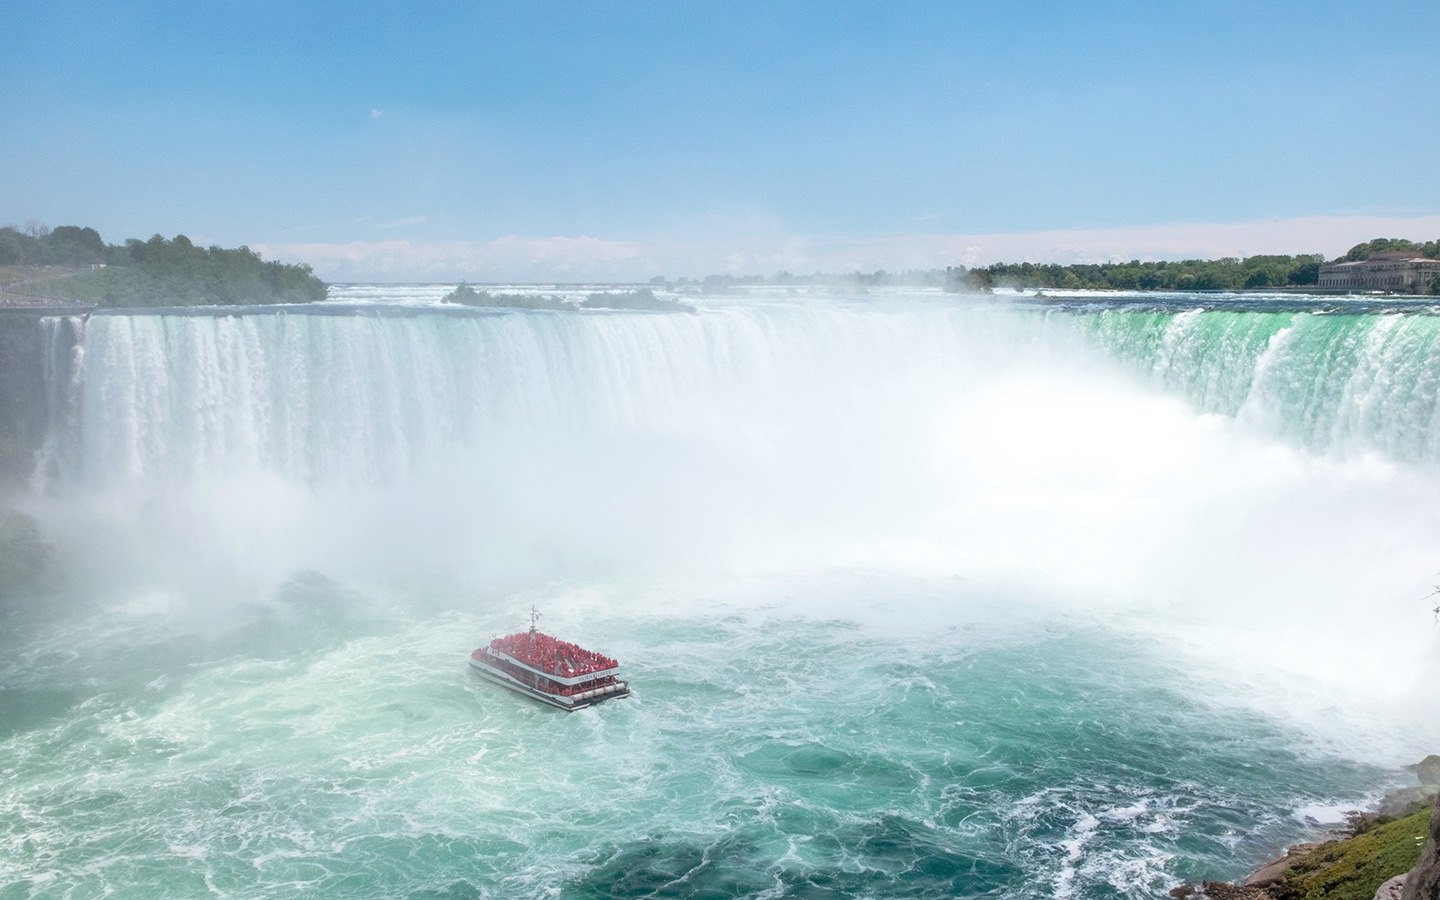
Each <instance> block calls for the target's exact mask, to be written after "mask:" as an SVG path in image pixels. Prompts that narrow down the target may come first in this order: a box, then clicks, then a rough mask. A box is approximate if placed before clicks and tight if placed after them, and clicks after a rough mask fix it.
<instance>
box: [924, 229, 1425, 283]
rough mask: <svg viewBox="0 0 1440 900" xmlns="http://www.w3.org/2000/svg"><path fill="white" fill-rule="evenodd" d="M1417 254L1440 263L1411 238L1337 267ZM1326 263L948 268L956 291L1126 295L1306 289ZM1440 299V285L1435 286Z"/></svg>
mask: <svg viewBox="0 0 1440 900" xmlns="http://www.w3.org/2000/svg"><path fill="white" fill-rule="evenodd" d="M1397 252H1407V253H1415V254H1416V255H1417V256H1425V257H1429V258H1431V259H1440V241H1426V242H1424V243H1419V242H1416V241H1411V240H1406V239H1405V238H1375V239H1374V240H1370V241H1366V242H1364V243H1361V244H1356V245H1355V246H1354V247H1351V248H1350V250H1349V251H1347V252H1346V253H1345V254H1344V255H1342V256H1340V257H1337V258H1336V259H1335V260H1334V262H1355V261H1359V260H1365V259H1369V258H1370V257H1371V256H1372V255H1373V254H1376V253H1397ZM1325 262H1326V260H1325V257H1324V256H1323V255H1321V254H1318V253H1307V254H1300V255H1298V256H1284V255H1266V256H1248V257H1245V258H1243V259H1242V258H1238V257H1228V258H1225V259H1185V260H1179V261H1162V262H1141V261H1139V260H1131V261H1129V262H1110V263H1081V264H1075V265H1068V266H1067V265H1060V264H1058V263H1028V262H1026V263H996V264H994V265H991V266H985V267H984V268H976V269H967V268H965V267H964V266H951V267H949V268H947V269H946V270H945V271H946V274H947V276H948V286H949V287H950V288H951V289H953V290H967V289H969V290H977V289H978V290H989V289H991V288H994V287H998V286H1002V285H1003V286H1007V287H1017V288H1070V289H1084V290H1120V291H1234V290H1244V289H1263V288H1273V287H1305V286H1307V285H1315V284H1318V283H1319V280H1320V267H1321V266H1322V265H1324V263H1325ZM1430 291H1431V293H1437V294H1440V281H1437V282H1436V283H1435V284H1432V285H1431V288H1430Z"/></svg>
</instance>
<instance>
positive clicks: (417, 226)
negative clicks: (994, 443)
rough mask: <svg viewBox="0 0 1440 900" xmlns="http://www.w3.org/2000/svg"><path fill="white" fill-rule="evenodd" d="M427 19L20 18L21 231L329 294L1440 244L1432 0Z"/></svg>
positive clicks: (760, 7)
mask: <svg viewBox="0 0 1440 900" xmlns="http://www.w3.org/2000/svg"><path fill="white" fill-rule="evenodd" d="M420 6H421V5H416V9H412V8H411V5H410V4H366V3H364V2H352V3H347V4H335V5H319V4H300V3H235V2H231V3H193V2H192V3H173V4H171V3H166V4H154V3H152V4H145V3H137V4H110V3H103V4H102V3H95V4H70V3H63V2H47V3H25V4H12V5H11V7H10V9H9V11H8V14H7V17H8V18H9V20H10V26H9V27H7V29H6V30H7V33H8V35H9V36H8V37H7V41H6V43H7V47H6V49H5V52H4V53H0V85H3V88H0V122H3V123H4V131H5V139H4V140H3V141H0V222H11V223H16V224H19V223H22V222H24V221H25V220H27V219H31V218H34V219H39V220H41V221H45V222H48V223H49V224H51V225H56V224H69V223H75V224H92V225H94V226H95V227H97V228H99V229H100V231H101V233H102V234H103V235H104V236H105V237H106V238H107V239H108V240H111V241H118V240H120V239H123V238H125V237H130V236H142V237H143V236H148V235H149V234H151V233H154V232H162V233H165V234H174V233H177V232H183V233H186V234H188V235H190V236H191V237H192V238H195V239H197V240H204V241H212V242H217V243H222V244H225V245H235V244H241V243H245V244H250V245H252V246H256V247H260V248H263V250H264V251H265V252H266V253H267V254H269V255H271V256H276V257H280V258H287V259H306V260H308V261H310V262H312V263H314V264H315V265H316V267H317V269H318V270H319V271H320V272H321V274H322V275H328V276H329V277H332V278H337V277H339V278H450V277H460V276H462V275H465V276H470V277H477V278H487V277H488V278H492V279H498V278H591V277H600V278H604V277H617V278H622V277H623V278H629V277H645V276H647V275H649V274H658V273H661V272H664V273H666V274H670V275H672V276H674V275H697V274H705V273H706V272H717V271H759V272H766V271H774V270H776V269H779V268H788V269H791V270H802V271H803V270H810V269H814V268H854V267H865V268H874V267H877V266H884V267H887V268H903V267H906V266H908V265H945V264H947V263H951V262H958V261H971V262H984V261H988V260H989V259H991V258H1008V259H1016V258H1034V259H1041V258H1048V259H1061V260H1065V259H1081V258H1099V257H1105V256H1127V257H1128V256H1145V257H1154V256H1166V255H1176V254H1188V253H1191V252H1206V253H1216V254H1221V253H1236V252H1239V253H1251V252H1272V251H1291V250H1293V251H1296V252H1300V251H1319V252H1327V253H1335V252H1339V251H1340V250H1343V249H1344V247H1345V246H1348V243H1353V242H1354V240H1360V239H1363V238H1365V237H1369V236H1372V233H1371V232H1370V231H1366V230H1365V229H1367V228H1370V229H1373V228H1382V229H1385V228H1389V229H1390V230H1392V231H1395V233H1410V236H1414V237H1422V236H1423V237H1427V238H1429V237H1434V236H1435V233H1440V219H1437V216H1440V178H1437V177H1436V161H1437V158H1440V150H1437V148H1440V116H1437V115H1436V114H1435V112H1434V98H1435V96H1436V95H1437V88H1440V44H1437V42H1436V35H1437V34H1440V4H1437V3H1435V2H1434V0H1424V2H1369V3H1365V4H1357V3H1353V2H1349V3H1331V2H1323V0H1319V2H1316V0H1312V2H1305V3H1300V2H1294V3H1290V2H1283V3H1282V2H1273V3H1272V2H1263V0H1261V2H1255V0H1251V2H1245V3H1239V2H1228V0H1215V2H1195V3H1158V2H1146V3H1119V2H1103V0H1101V2H1090V3H1073V2H1065V3H1030V4H1023V3H1017V2H1009V3H998V2H997V3H990V2H973V3H959V2H952V3H903V4H902V3H896V4H889V3H884V4H882V3H873V4H853V3H841V2H834V0H830V2H823V3H819V2H817V3H805V2H771V3H715V4H703V5H702V4H699V3H678V2H655V3H642V2H633V3H609V2H567V3H558V2H555V3H531V4H501V3H486V4H480V3H474V4H471V3H465V4H453V5H446V4H427V5H423V9H420ZM417 10H419V11H417ZM1426 228H1429V229H1431V232H1429V233H1412V232H1415V231H1416V229H1426ZM1396 229H1398V231H1396ZM1352 236H1353V240H1351V238H1352ZM1326 242H1330V243H1326Z"/></svg>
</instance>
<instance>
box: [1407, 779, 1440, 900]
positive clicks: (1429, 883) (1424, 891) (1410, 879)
mask: <svg viewBox="0 0 1440 900" xmlns="http://www.w3.org/2000/svg"><path fill="white" fill-rule="evenodd" d="M1405 900H1440V798H1436V801H1435V814H1434V815H1432V816H1431V817H1430V842H1429V843H1428V844H1426V845H1425V852H1424V853H1422V854H1421V855H1420V862H1419V864H1417V865H1416V866H1415V868H1413V869H1411V870H1410V874H1409V875H1408V876H1406V878H1405Z"/></svg>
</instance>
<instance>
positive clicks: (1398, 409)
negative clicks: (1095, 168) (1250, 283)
mask: <svg viewBox="0 0 1440 900" xmlns="http://www.w3.org/2000/svg"><path fill="white" fill-rule="evenodd" d="M446 290H448V286H445V287H442V286H414V287H396V286H348V287H341V288H337V289H335V290H334V291H332V295H331V300H330V301H328V302H326V303H321V304H316V305H313V306H310V307H281V308H275V309H244V310H240V311H239V312H238V313H234V312H227V313H225V314H220V313H218V312H215V311H213V310H198V311H196V310H190V311H185V312H183V313H181V312H177V311H164V310H161V311H156V312H148V313H119V312H117V313H108V312H100V313H96V314H94V315H91V316H90V317H89V318H88V320H86V321H83V322H82V321H80V320H79V319H73V320H72V319H63V318H55V319H52V320H49V321H48V322H46V323H42V325H43V328H42V331H43V333H44V334H45V335H46V340H47V341H48V342H49V343H48V344H46V345H45V347H44V348H43V352H39V353H38V357H39V358H40V359H39V361H37V362H35V363H34V364H33V366H32V367H33V368H35V369H36V371H35V377H36V378H37V379H39V380H40V382H42V383H43V390H41V391H40V392H39V394H38V396H42V397H43V398H44V399H43V405H44V409H43V415H37V418H36V421H37V422H42V425H43V428H42V430H43V440H38V441H36V442H35V448H34V467H33V472H31V473H30V474H29V476H28V478H27V479H25V483H24V484H23V485H22V486H20V487H18V488H17V489H16V490H15V492H14V497H13V499H11V500H9V501H7V502H8V503H9V504H10V505H12V506H14V507H16V508H17V509H19V510H21V511H22V512H24V513H26V514H27V515H28V516H29V517H30V518H32V519H33V520H34V521H36V522H38V523H39V524H40V526H41V528H42V530H43V531H44V533H45V534H46V535H47V537H48V538H49V540H50V541H51V543H53V545H54V547H55V551H56V554H57V556H58V558H59V560H60V562H61V567H62V569H63V581H62V583H61V585H60V586H59V587H58V588H57V589H55V590H54V591H51V592H48V593H46V594H44V595H43V596H42V595H40V594H38V593H37V594H35V595H33V596H31V595H21V596H16V597H12V598H9V599H6V600H4V601H3V602H5V603H7V604H8V607H9V609H8V612H7V616H8V618H7V621H9V622H11V623H13V627H12V628H10V629H8V630H7V631H6V632H5V633H3V634H0V651H3V652H0V667H3V669H4V678H3V684H5V685H6V687H5V688H4V689H3V691H0V708H3V710H4V712H5V715H4V716H3V717H0V721H3V722H4V723H5V725H6V727H5V728H4V730H3V731H0V773H3V778H0V883H9V884H13V885H20V886H21V887H20V891H21V894H19V895H17V896H23V895H26V894H27V893H33V894H35V895H37V896H97V895H100V894H103V893H105V892H106V891H107V890H110V889H115V890H122V891H123V890H127V889H131V890H133V889H134V887H135V886H137V885H147V886H149V888H150V893H151V895H153V896H191V895H198V894H204V893H206V892H218V893H222V894H229V895H237V896H270V895H274V896H293V895H297V894H313V895H355V894H363V895H374V896H393V897H400V896H411V897H496V898H506V897H530V896H557V897H594V898H601V897H649V896H677V895H684V896H707V897H755V898H760V897H781V896H804V897H840V896H871V897H954V896H962V897H995V896H1007V897H1009V896H1017V897H1036V898H1040V897H1094V898H1100V897H1136V898H1139V897H1153V896H1157V895H1163V894H1164V892H1165V891H1166V890H1168V889H1169V888H1171V887H1173V886H1174V885H1176V884H1179V883H1181V882H1185V881H1194V880H1199V879H1201V878H1234V877H1238V876H1242V875H1243V874H1244V873H1245V872H1246V871H1248V870H1249V869H1251V868H1253V867H1254V865H1255V864H1257V863H1258V862H1260V861H1262V860H1263V859H1264V858H1266V856H1267V855H1269V854H1273V852H1274V851H1275V849H1276V848H1277V847H1279V846H1283V845H1284V844H1286V843H1287V842H1291V841H1295V840H1300V839H1303V838H1304V837H1305V836H1307V835H1310V834H1314V833H1316V831H1317V830H1318V829H1319V828H1320V826H1322V825H1323V824H1325V823H1328V822H1333V821H1335V820H1336V819H1337V818H1338V813H1339V811H1340V810H1343V809H1347V808H1350V807H1353V806H1356V805H1359V804H1363V803H1364V802H1365V801H1366V800H1367V799H1369V798H1373V797H1375V796H1377V795H1378V794H1380V793H1381V792H1383V791H1384V790H1385V789H1386V788H1387V787H1390V786H1393V784H1394V783H1395V782H1396V778H1397V774H1396V773H1397V768H1398V766H1399V765H1400V764H1402V763H1405V762H1409V761H1411V760H1412V759H1414V758H1418V757H1419V756H1420V755H1423V753H1424V752H1425V750H1426V749H1427V748H1429V747H1433V746H1434V745H1435V744H1436V743H1440V722H1437V720H1436V717H1435V716H1434V714H1433V711H1434V709H1435V708H1436V703H1437V701H1440V694H1437V690H1436V687H1435V685H1436V684H1437V683H1440V671H1437V668H1440V666H1437V661H1440V630H1437V629H1435V628H1433V627H1432V623H1431V620H1432V615H1431V612H1430V607H1432V606H1433V605H1434V601H1433V600H1428V601H1427V600H1426V599H1425V598H1426V597H1427V595H1428V594H1429V593H1430V592H1431V590H1432V584H1433V582H1434V581H1435V580H1436V576H1435V572H1436V571H1440V316H1436V315H1435V314H1434V310H1432V309H1430V308H1429V307H1427V306H1424V305H1412V304H1407V303H1404V302H1400V301H1396V302H1394V303H1386V304H1381V303H1378V302H1377V303H1362V302H1350V301H1337V300H1334V299H1327V300H1324V301H1321V300H1315V299H1308V300H1307V299H1304V298H1300V299H1295V298H1280V297H1276V298H1272V299H1263V298H1262V299H1260V300H1256V299H1254V298H1253V296H1252V297H1250V298H1248V299H1244V300H1239V299H1237V300H1233V301H1229V302H1217V301H1216V299H1215V298H1214V297H1213V296H1201V295H1184V294H1173V295H1160V296H1158V297H1157V296H1155V295H1149V296H1147V297H1145V298H1143V299H1142V298H1139V297H1127V296H1124V295H1093V296H1081V295H1076V296H1070V297H1065V298H1061V299H1054V298H1049V299H1047V298H1038V299H1037V298H1035V297H1010V298H1003V297H1000V296H996V297H985V298H980V297H967V296H957V295H951V294H943V293H940V292H933V293H931V292H926V291H921V290H909V291H903V290H895V291H890V292H887V291H874V292H871V293H868V294H862V293H858V292H853V293H844V292H839V293H837V292H829V293H821V292H813V293H800V294H794V293H784V294H782V293H778V292H773V293H767V292H764V291H757V292H754V293H752V294H746V295H740V294H735V295H715V294H707V295H700V296H697V297H695V298H689V299H693V301H694V302H695V304H696V306H697V309H696V310H695V312H694V313H692V314H687V313H640V312H629V313H626V312H613V311H602V310H580V311H570V312H552V311H529V312H525V311H506V312H494V311H478V310H471V309H457V308H455V307H449V306H441V305H439V304H438V303H436V300H437V299H438V297H439V296H440V295H441V294H443V293H444V292H445V291H446ZM27 365H28V363H27ZM37 427H41V426H37ZM1417 561H1420V562H1419V563H1417ZM532 606H534V607H536V608H537V609H538V610H539V611H540V613H541V615H542V616H543V617H544V618H543V620H542V621H543V623H544V624H545V625H546V627H547V628H553V630H554V631H555V632H556V633H558V634H563V635H567V636H574V637H575V639H577V640H579V641H580V642H581V643H582V644H584V645H585V646H587V647H596V648H599V649H601V650H603V651H604V652H605V653H607V654H609V655H611V656H614V657H615V658H617V659H619V660H621V662H622V665H623V666H624V669H625V671H626V673H627V677H628V678H629V681H630V685H631V689H632V692H633V696H631V697H630V698H628V699H625V700H623V701H616V702H609V703H606V704H602V705H600V706H598V707H593V708H588V709H584V710H581V711H579V712H576V713H573V714H567V713H563V712H557V711H554V710H551V709H549V708H545V707H541V706H539V705H538V704H537V705H529V704H527V702H526V701H525V700H524V699H523V698H520V697H517V696H515V695H513V694H510V693H508V692H505V691H499V690H496V689H495V688H494V687H493V686H491V685H488V684H487V683H485V682H484V681H482V680H479V679H476V678H474V677H472V676H471V675H470V674H469V672H468V671H467V668H466V659H467V656H468V654H469V652H470V650H471V649H472V648H473V647H475V646H478V645H479V644H481V643H483V642H485V641H488V640H489V638H490V637H491V636H494V635H497V634H502V633H507V632H510V631H514V630H517V629H518V628H520V627H524V623H525V622H526V621H528V615H529V611H530V609H531V607H532Z"/></svg>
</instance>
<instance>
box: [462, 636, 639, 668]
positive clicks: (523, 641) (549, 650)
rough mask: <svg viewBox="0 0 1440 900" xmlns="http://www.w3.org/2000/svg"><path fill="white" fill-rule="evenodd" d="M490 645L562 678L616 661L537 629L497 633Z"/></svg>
mask: <svg viewBox="0 0 1440 900" xmlns="http://www.w3.org/2000/svg"><path fill="white" fill-rule="evenodd" d="M490 646H491V647H492V648H494V649H496V650H498V651H500V652H501V653H504V654H507V655H509V656H511V657H513V658H515V659H518V660H520V661H521V662H523V663H526V664H527V665H531V666H534V667H535V668H537V669H540V670H541V671H544V672H548V673H550V674H551V675H559V676H560V677H561V678H574V677H576V676H578V675H590V674H592V673H594V672H602V671H604V670H605V669H613V668H614V667H615V666H618V665H619V663H617V662H616V661H615V660H613V659H611V658H610V657H608V656H604V655H601V654H599V653H596V652H594V651H593V650H586V649H585V648H584V647H579V646H576V645H575V644H572V643H570V642H569V641H562V640H558V639H556V638H553V637H551V636H550V635H548V634H545V633H543V632H539V631H522V632H520V633H519V634H508V635H506V636H505V637H498V638H496V639H495V640H493V641H491V642H490Z"/></svg>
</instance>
